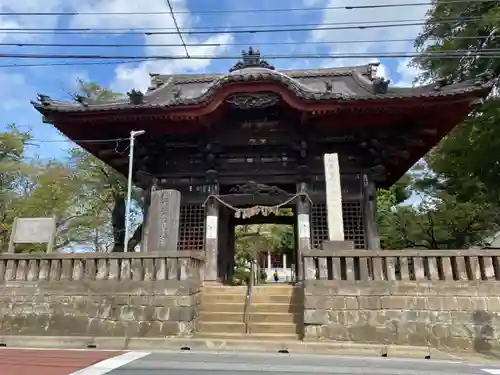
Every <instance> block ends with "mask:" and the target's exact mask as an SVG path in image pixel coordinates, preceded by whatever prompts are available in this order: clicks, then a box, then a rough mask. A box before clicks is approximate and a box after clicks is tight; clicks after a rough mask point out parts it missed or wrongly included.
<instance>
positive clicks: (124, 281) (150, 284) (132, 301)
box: [0, 252, 202, 337]
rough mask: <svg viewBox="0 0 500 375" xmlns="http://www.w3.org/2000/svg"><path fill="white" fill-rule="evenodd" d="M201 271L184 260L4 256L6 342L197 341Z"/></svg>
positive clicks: (0, 269)
mask: <svg viewBox="0 0 500 375" xmlns="http://www.w3.org/2000/svg"><path fill="white" fill-rule="evenodd" d="M201 269H202V262H201V261H200V260H199V259H196V258H193V257H192V254H184V255H183V254H182V253H181V252H179V253H176V254H175V256H172V255H166V254H165V255H162V254H154V253H147V254H141V253H127V254H102V253H91V254H4V255H0V316H1V318H0V335H34V336H38V335H45V336H87V337H88V336H90V337H96V336H101V337H103V336H115V337H174V336H176V337H179V336H181V337H186V336H191V335H192V334H193V332H194V331H195V329H196V322H197V314H198V306H199V304H200V300H201V298H200V288H201V278H200V271H201Z"/></svg>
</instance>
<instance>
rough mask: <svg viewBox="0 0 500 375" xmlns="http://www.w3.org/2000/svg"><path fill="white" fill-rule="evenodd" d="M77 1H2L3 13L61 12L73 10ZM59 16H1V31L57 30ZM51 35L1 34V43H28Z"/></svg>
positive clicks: (0, 0) (0, 4) (0, 3)
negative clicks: (9, 29)
mask: <svg viewBox="0 0 500 375" xmlns="http://www.w3.org/2000/svg"><path fill="white" fill-rule="evenodd" d="M75 4H76V0H44V1H36V0H16V1H14V0H0V11H1V12H16V13H23V12H60V11H64V10H66V9H69V8H71V7H72V6H73V5H75ZM57 23H58V17H57V16H36V17H34V16H0V29H8V28H11V29H14V28H16V29H23V28H24V29H28V28H55V27H57ZM50 36H51V35H50V34H37V33H32V34H16V33H8V32H0V41H3V42H5V41H24V42H25V41H28V40H36V39H42V38H46V37H50Z"/></svg>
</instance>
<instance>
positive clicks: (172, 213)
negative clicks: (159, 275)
mask: <svg viewBox="0 0 500 375" xmlns="http://www.w3.org/2000/svg"><path fill="white" fill-rule="evenodd" d="M148 211H149V212H148V216H149V220H148V234H147V248H148V250H149V251H155V250H160V251H161V250H165V251H176V250H177V244H178V242H179V218H180V211H181V193H180V192H179V191H178V190H172V189H161V190H154V191H152V192H151V204H150V207H149V210H148Z"/></svg>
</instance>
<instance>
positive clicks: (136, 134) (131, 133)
mask: <svg viewBox="0 0 500 375" xmlns="http://www.w3.org/2000/svg"><path fill="white" fill-rule="evenodd" d="M144 133H146V131H145V130H132V131H131V132H130V135H131V136H132V137H137V136H139V135H143V134H144Z"/></svg>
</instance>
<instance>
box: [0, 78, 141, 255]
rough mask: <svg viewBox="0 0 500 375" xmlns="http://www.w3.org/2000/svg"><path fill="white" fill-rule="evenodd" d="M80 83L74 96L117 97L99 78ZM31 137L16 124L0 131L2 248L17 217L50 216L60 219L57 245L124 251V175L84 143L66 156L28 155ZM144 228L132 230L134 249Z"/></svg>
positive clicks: (136, 202) (137, 198) (29, 247)
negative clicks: (65, 157)
mask: <svg viewBox="0 0 500 375" xmlns="http://www.w3.org/2000/svg"><path fill="white" fill-rule="evenodd" d="M78 82H79V90H78V93H75V94H73V95H72V96H73V97H75V98H77V97H87V98H92V99H96V100H102V99H112V98H115V97H117V96H118V94H116V93H113V92H112V91H110V90H108V89H106V88H102V87H100V86H99V85H97V84H95V83H92V82H90V83H86V82H83V81H81V80H80V81H78ZM30 140H31V136H30V134H29V133H25V132H21V131H19V130H18V129H17V128H16V127H15V126H10V127H9V128H8V129H7V131H4V132H2V133H0V251H4V250H5V249H6V246H7V244H8V241H9V236H10V232H11V228H12V223H13V220H14V218H16V217H48V216H54V217H55V218H56V222H57V242H56V248H57V249H63V248H68V247H73V246H77V245H85V246H86V247H91V248H93V249H95V250H96V251H109V250H112V251H123V243H124V221H125V198H126V181H125V178H124V177H123V176H121V175H119V174H118V173H117V172H116V171H115V170H114V169H112V168H111V167H109V166H108V165H106V164H105V163H103V162H102V161H100V160H98V159H97V158H95V157H93V156H92V155H90V154H89V153H87V152H86V151H84V150H83V149H80V148H75V149H72V150H70V152H69V155H68V159H67V160H49V161H40V160H37V159H36V158H35V159H28V158H27V157H26V155H25V154H24V150H25V146H26V145H27V144H29V141H30ZM133 199H134V204H133V208H135V210H134V217H140V215H141V210H142V192H141V191H139V190H137V189H134V191H133ZM141 228H142V227H141V226H140V225H139V226H138V228H137V230H136V231H135V233H134V234H133V236H132V239H131V241H130V243H129V246H130V248H132V247H134V246H135V245H136V244H137V243H138V242H139V240H140V237H141ZM43 248H44V245H26V246H21V247H20V249H21V250H24V251H37V250H41V249H43Z"/></svg>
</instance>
